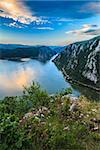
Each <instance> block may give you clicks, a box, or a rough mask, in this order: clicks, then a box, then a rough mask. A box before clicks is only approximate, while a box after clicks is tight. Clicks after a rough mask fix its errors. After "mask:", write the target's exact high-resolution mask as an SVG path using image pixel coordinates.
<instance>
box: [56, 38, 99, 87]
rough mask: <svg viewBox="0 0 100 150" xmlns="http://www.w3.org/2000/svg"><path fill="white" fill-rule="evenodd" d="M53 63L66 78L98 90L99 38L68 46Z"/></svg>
mask: <svg viewBox="0 0 100 150" xmlns="http://www.w3.org/2000/svg"><path fill="white" fill-rule="evenodd" d="M53 61H54V63H55V64H56V65H57V67H58V68H59V69H61V70H62V72H63V73H64V75H66V76H67V78H70V79H72V80H75V81H79V82H82V83H84V84H87V85H91V86H93V87H97V88H100V69H99V67H100V66H99V64H100V36H98V37H95V38H93V39H91V40H87V41H82V42H76V43H73V44H70V45H68V46H67V47H66V49H65V50H64V51H63V52H61V53H60V54H59V55H58V56H57V57H56V58H55V59H54V60H53Z"/></svg>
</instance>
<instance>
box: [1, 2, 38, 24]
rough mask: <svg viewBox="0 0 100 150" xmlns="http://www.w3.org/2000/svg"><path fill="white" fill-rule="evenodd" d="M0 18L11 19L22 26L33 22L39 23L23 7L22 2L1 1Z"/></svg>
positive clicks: (36, 18) (26, 8)
mask: <svg viewBox="0 0 100 150" xmlns="http://www.w3.org/2000/svg"><path fill="white" fill-rule="evenodd" d="M0 10H1V11H0V16H1V17H4V18H11V19H13V20H14V21H18V22H20V23H23V24H30V23H31V22H34V21H41V19H39V18H38V17H36V16H33V14H32V12H31V10H30V9H29V8H28V7H27V6H25V4H24V2H22V1H19V0H2V1H0Z"/></svg>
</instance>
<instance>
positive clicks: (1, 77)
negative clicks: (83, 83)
mask: <svg viewBox="0 0 100 150" xmlns="http://www.w3.org/2000/svg"><path fill="white" fill-rule="evenodd" d="M32 81H35V82H38V83H39V84H40V85H41V87H42V88H43V89H44V90H46V91H47V92H48V93H49V94H53V93H57V92H60V91H62V90H63V89H66V88H69V87H71V88H72V89H73V95H74V96H80V94H83V93H85V92H84V91H83V88H82V87H81V88H80V87H76V86H73V85H71V84H70V83H69V82H67V81H65V79H64V77H63V75H62V72H61V71H59V70H58V69H57V67H56V66H55V64H54V63H53V62H52V61H51V60H50V61H48V62H47V63H42V62H39V61H37V60H29V59H27V60H26V61H25V60H24V62H16V61H7V60H0V99H2V98H4V97H5V96H16V95H22V91H23V86H29V85H31V84H32ZM84 90H86V88H84ZM82 92H83V93H82ZM87 95H88V94H87ZM90 95H91V94H90Z"/></svg>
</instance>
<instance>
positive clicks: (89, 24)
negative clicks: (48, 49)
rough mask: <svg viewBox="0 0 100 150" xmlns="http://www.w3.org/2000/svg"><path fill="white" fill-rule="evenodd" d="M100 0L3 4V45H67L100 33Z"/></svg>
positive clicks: (0, 14) (0, 3) (5, 1)
mask: <svg viewBox="0 0 100 150" xmlns="http://www.w3.org/2000/svg"><path fill="white" fill-rule="evenodd" d="M99 17H100V2H99V1H85V0H82V1H75V0H74V1H67V0H66V1H53V0H52V1H47V0H45V1H29V0H24V1H23V0H22V1H21V0H20V1H19V0H1V1H0V43H13V44H14V43H15V44H27V45H67V44H69V43H72V42H75V41H79V40H86V39H90V38H92V37H95V36H97V35H99V34H100V25H99V24H100V23H99Z"/></svg>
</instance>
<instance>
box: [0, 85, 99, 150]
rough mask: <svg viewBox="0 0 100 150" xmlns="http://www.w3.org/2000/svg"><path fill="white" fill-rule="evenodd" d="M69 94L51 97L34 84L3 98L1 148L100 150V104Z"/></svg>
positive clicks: (1, 104) (12, 149)
mask: <svg viewBox="0 0 100 150" xmlns="http://www.w3.org/2000/svg"><path fill="white" fill-rule="evenodd" d="M69 93H71V90H70V89H67V90H66V91H64V92H62V93H58V94H56V95H52V96H50V95H48V93H46V92H45V91H43V90H41V88H40V86H39V85H36V84H34V83H33V85H32V86H31V87H29V88H25V90H24V92H23V96H21V97H6V98H5V99H4V100H3V101H0V118H1V123H0V137H1V150H7V149H8V150H18V149H22V150H32V149H34V150H41V149H42V150H60V149H61V150H66V149H71V150H76V149H77V150H80V149H84V150H90V149H91V150H95V149H96V150H99V149H100V118H99V117H100V103H97V102H93V101H92V102H91V101H89V100H88V99H87V98H85V97H84V96H81V97H80V98H75V97H74V98H70V97H69V96H68V94H69Z"/></svg>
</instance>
